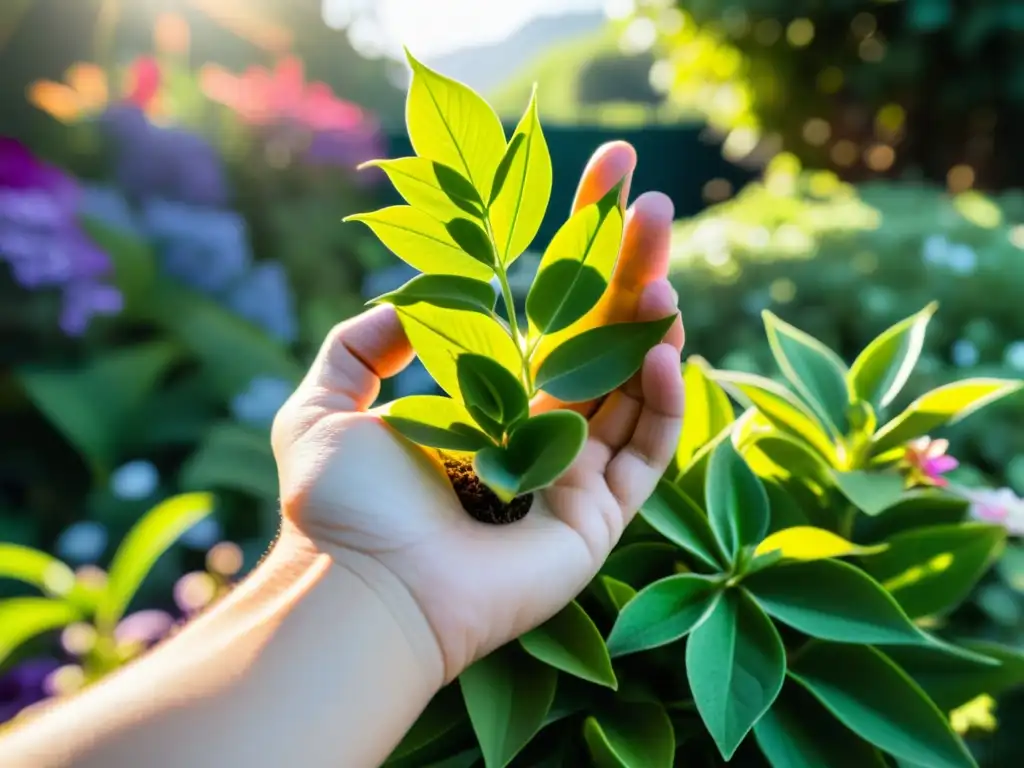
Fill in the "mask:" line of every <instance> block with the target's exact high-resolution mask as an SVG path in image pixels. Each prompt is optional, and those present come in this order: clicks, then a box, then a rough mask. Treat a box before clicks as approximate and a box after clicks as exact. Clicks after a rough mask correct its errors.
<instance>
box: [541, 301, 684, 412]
mask: <svg viewBox="0 0 1024 768" xmlns="http://www.w3.org/2000/svg"><path fill="white" fill-rule="evenodd" d="M675 318H676V316H675V315H671V316H669V317H665V318H662V319H661V320H653V321H650V322H639V323H614V324H612V325H603V326H599V327H597V328H591V329H590V330H588V331H584V332H583V333H581V334H580V335H579V336H574V337H573V338H571V339H569V340H568V341H565V342H563V343H562V344H561V345H559V346H558V347H556V348H555V349H553V350H552V351H551V354H549V355H548V356H547V357H546V358H545V359H544V362H543V363H541V365H540V368H539V369H538V370H537V376H536V379H535V384H536V386H537V388H538V389H543V390H544V391H545V392H547V393H548V394H549V395H552V396H554V397H557V398H558V399H559V400H562V401H563V402H567V403H579V402H584V401H586V400H592V399H594V398H597V397H601V396H602V395H606V394H608V393H609V392H611V391H612V390H614V389H616V388H618V387H620V386H622V385H623V384H625V383H626V382H627V381H629V379H630V378H632V376H633V374H635V373H636V372H637V371H639V370H640V366H641V365H643V362H644V358H645V357H646V356H647V353H648V352H649V351H650V350H651V349H652V348H653V347H654V346H655V345H656V344H658V343H659V342H660V341H661V340H662V339H663V338H664V337H665V334H666V333H667V332H668V329H669V328H670V327H671V326H672V323H673V322H674V321H675Z"/></svg>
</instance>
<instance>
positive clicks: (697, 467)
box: [675, 422, 739, 507]
mask: <svg viewBox="0 0 1024 768" xmlns="http://www.w3.org/2000/svg"><path fill="white" fill-rule="evenodd" d="M738 423H739V422H734V423H733V424H730V425H729V426H728V427H726V428H725V429H723V430H722V431H721V432H719V433H718V434H717V435H715V436H714V438H712V440H711V442H710V443H708V444H707V445H704V446H702V447H701V448H700V449H698V450H697V453H696V454H694V456H693V459H692V460H691V461H690V464H689V466H687V467H684V468H683V469H682V471H680V473H679V475H678V476H677V477H676V482H675V485H676V487H677V488H678V489H679V490H680V491H682V492H683V493H685V494H686V495H687V496H689V497H690V499H691V500H692V501H693V502H694V503H695V504H696V505H697V506H698V507H700V506H701V505H702V504H703V503H704V491H705V489H706V487H707V478H708V463H709V462H710V461H711V454H713V453H714V452H715V451H716V450H717V449H718V446H720V445H721V444H722V442H723V441H725V440H730V439H732V437H733V434H734V431H735V430H734V427H735V425H736V424H738ZM684 429H685V427H684Z"/></svg>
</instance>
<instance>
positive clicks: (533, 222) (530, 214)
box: [490, 91, 551, 266]
mask: <svg viewBox="0 0 1024 768" xmlns="http://www.w3.org/2000/svg"><path fill="white" fill-rule="evenodd" d="M550 198H551V155H550V154H549V152H548V145H547V142H546V141H545V140H544V132H543V131H542V130H541V126H540V118H539V117H538V116H537V94H536V91H535V92H534V94H533V95H532V96H531V98H530V105H529V106H528V107H527V108H526V114H524V115H523V117H522V119H521V120H520V121H519V125H518V126H516V130H515V132H514V133H513V134H512V138H511V140H510V141H509V144H508V148H507V149H506V150H505V155H504V156H503V157H502V160H501V163H500V164H499V166H498V170H497V172H496V173H495V178H494V185H493V188H492V190H491V205H490V220H491V228H492V230H493V232H494V241H495V243H497V246H498V255H499V257H500V259H501V263H502V264H504V265H506V266H508V265H509V264H511V263H512V262H513V261H515V260H516V258H517V257H518V256H519V255H520V254H521V253H522V252H523V251H525V250H526V249H527V248H529V247H530V244H531V243H532V242H533V239H534V238H535V237H536V236H537V232H538V230H539V229H540V225H541V222H543V220H544V213H545V212H546V211H547V207H548V201H549V200H550Z"/></svg>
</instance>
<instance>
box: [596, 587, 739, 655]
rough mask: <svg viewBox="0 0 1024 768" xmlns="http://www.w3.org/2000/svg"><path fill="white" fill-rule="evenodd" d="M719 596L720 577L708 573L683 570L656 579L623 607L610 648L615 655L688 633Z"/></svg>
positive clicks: (677, 637) (668, 641) (699, 622)
mask: <svg viewBox="0 0 1024 768" xmlns="http://www.w3.org/2000/svg"><path fill="white" fill-rule="evenodd" d="M720 596H721V586H720V584H719V582H718V580H716V579H713V578H711V577H708V576H699V575H697V574H695V573H683V574H679V575H676V576H669V577H667V578H664V579H661V580H660V581H656V582H654V583H653V584H651V585H649V586H647V587H645V588H644V589H642V590H640V592H638V593H637V595H636V597H634V598H633V599H632V600H630V601H629V602H628V603H627V604H626V605H625V607H624V608H623V609H622V612H621V613H620V614H619V617H618V619H617V620H616V622H615V626H614V627H612V632H611V635H609V637H608V650H609V652H610V653H611V655H612V656H625V655H626V654H629V653H636V652H637V651H645V650H648V649H650V648H657V647H659V646H662V645H667V644H668V643H671V642H675V641H676V640H679V639H680V638H683V637H686V635H687V634H689V633H690V632H692V631H693V629H694V628H695V627H698V626H700V624H701V622H702V621H704V620H705V619H706V618H707V617H708V615H709V614H710V612H711V610H712V609H713V608H714V606H715V605H716V603H717V602H718V600H719V598H720Z"/></svg>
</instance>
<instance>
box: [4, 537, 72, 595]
mask: <svg viewBox="0 0 1024 768" xmlns="http://www.w3.org/2000/svg"><path fill="white" fill-rule="evenodd" d="M0 579H15V580H17V581H21V582H24V583H26V584H31V585H32V586H33V587H35V588H36V589H39V590H40V591H42V592H45V593H46V594H48V595H53V596H55V597H66V596H67V595H68V594H69V593H70V592H71V591H72V590H73V589H74V586H75V573H74V571H72V570H71V569H70V568H69V567H68V566H67V565H65V564H64V563H62V562H61V561H60V560H58V559H57V558H55V557H53V556H52V555H48V554H46V553H45V552H41V551H39V550H38V549H33V548H32V547H24V546H22V545H20V544H9V543H6V542H0Z"/></svg>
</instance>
